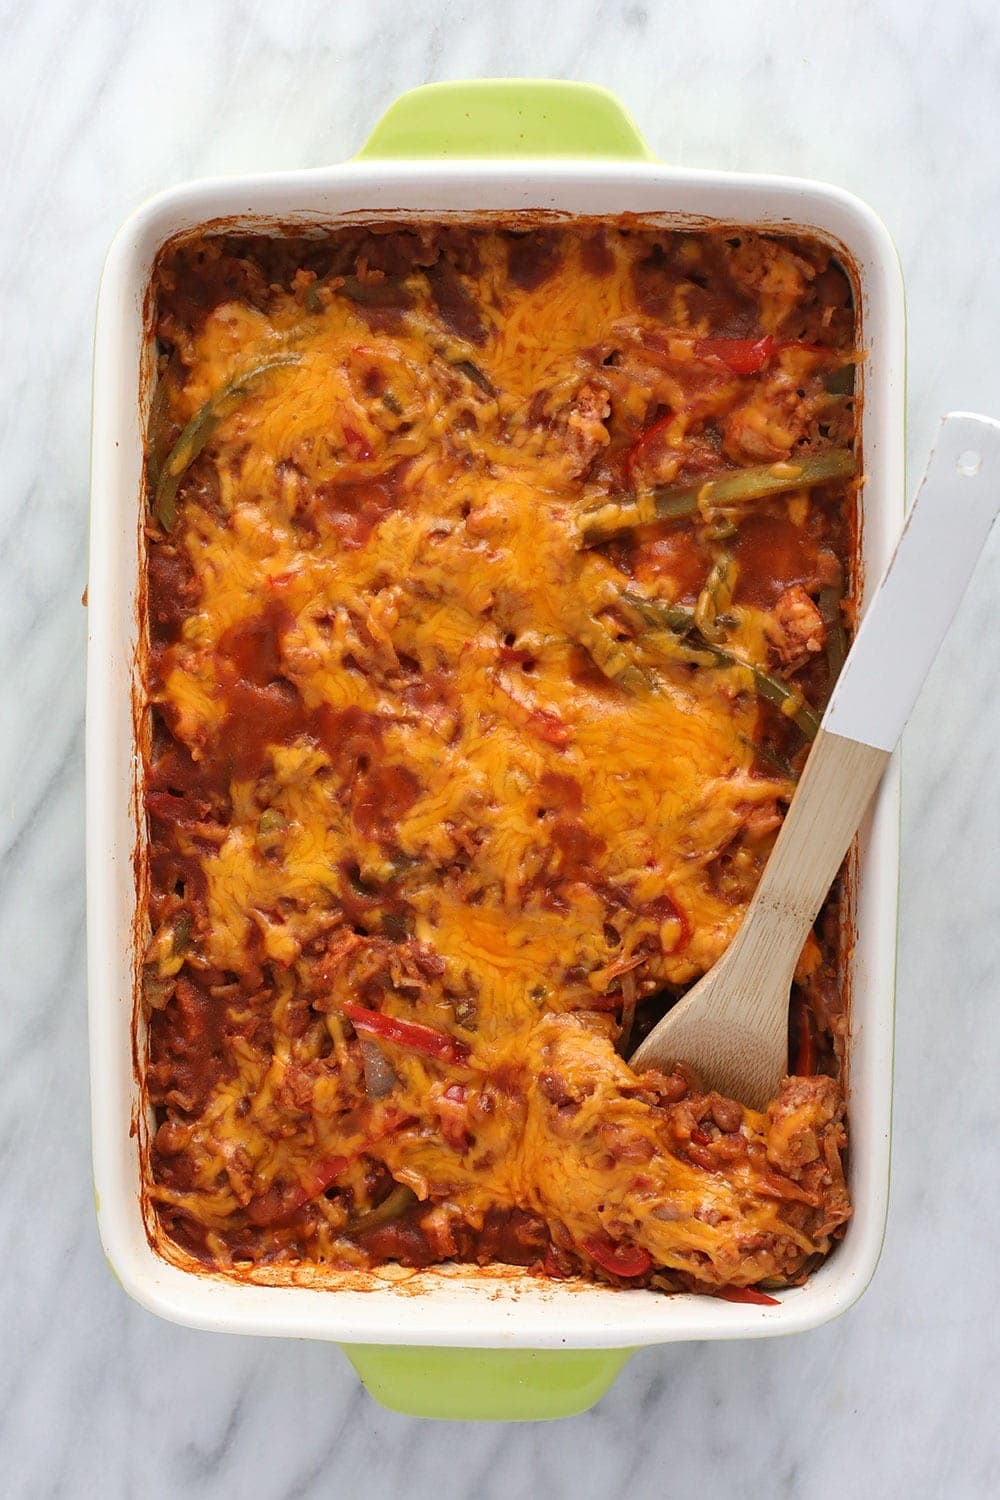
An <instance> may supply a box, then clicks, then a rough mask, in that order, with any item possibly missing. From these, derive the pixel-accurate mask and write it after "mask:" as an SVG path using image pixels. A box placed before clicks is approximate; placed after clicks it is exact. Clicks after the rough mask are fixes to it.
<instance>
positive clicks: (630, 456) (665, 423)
mask: <svg viewBox="0 0 1000 1500" xmlns="http://www.w3.org/2000/svg"><path fill="white" fill-rule="evenodd" d="M673 420H674V416H673V412H669V411H668V412H667V414H666V416H663V417H657V419H656V421H655V422H652V423H651V424H650V425H649V426H648V427H647V428H646V430H645V431H644V432H641V433H640V434H639V437H638V440H637V441H636V442H634V443H633V444H632V446H631V448H630V449H629V450H628V452H627V453H626V455H625V468H626V471H627V472H628V477H629V479H631V480H634V479H635V471H636V466H637V465H638V464H639V463H640V462H641V461H642V458H643V455H644V454H645V452H646V449H647V448H648V447H649V445H650V444H651V443H653V442H655V441H656V439H657V438H658V437H659V436H660V434H661V433H663V432H666V430H667V428H668V427H669V426H670V424H671V422H672V421H673Z"/></svg>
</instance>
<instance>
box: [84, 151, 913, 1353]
mask: <svg viewBox="0 0 1000 1500" xmlns="http://www.w3.org/2000/svg"><path fill="white" fill-rule="evenodd" d="M538 210H545V211H548V212H553V213H559V214H567V215H575V214H580V215H595V214H602V215H617V214H622V213H636V214H642V215H649V216H655V217H660V216H663V217H664V218H665V219H667V220H669V221H670V222H672V223H677V222H678V221H679V222H692V221H695V222H698V221H703V222H706V223H712V222H716V223H722V224H727V225H728V224H741V225H749V226H761V227H765V226H766V227H769V228H774V229H787V230H796V229H801V230H802V231H803V232H806V233H812V234H820V235H822V236H825V237H827V238H829V239H830V240H832V241H834V242H835V243H836V244H838V245H840V246H843V247H845V248H846V250H847V251H848V252H849V256H850V259H851V261H852V262H853V264H854V267H855V269H856V271H857V273H858V276H859V279H860V293H861V306H860V325H861V339H862V343H863V346H864V347H865V348H866V350H867V351H868V360H867V364H866V369H865V375H864V417H863V443H864V467H865V472H866V475H867V482H866V485H865V487H864V493H863V499H862V505H863V517H864V522H863V534H862V561H863V570H864V574H863V576H864V579H865V580H866V584H867V587H868V589H870V587H871V585H872V584H873V583H874V581H875V580H876V579H877V578H878V576H879V574H880V572H881V571H882V569H883V567H884V566H885V563H886V561H887V560H888V556H889V553H890V551H891V548H892V544H893V541H894V538H895V536H896V534H897V532H898V530H899V527H900V525H901V522H902V515H903V484H904V476H903V380H904V316H903V300H902V283H901V279H900V274H899V267H898V262H897V259H896V255H895V251H894V248H893V246H892V243H891V241H890V240H889V237H888V235H887V233H886V231H885V229H884V228H883V226H882V225H881V223H880V221H879V220H878V219H877V218H876V217H875V216H874V215H873V214H872V213H871V211H870V210H868V209H867V208H866V207H865V206H864V205H863V204H861V203H860V202H858V200H856V199H854V198H852V197H850V196H849V195H848V194H845V193H842V192H840V191H839V190H837V189H833V188H826V187H821V186H817V185H815V184H811V183H807V182H799V181H795V180H790V179H779V178H767V177H749V176H735V175H731V174H724V173H701V172H693V171H685V170H679V169H673V168H666V167H656V166H649V165H646V164H641V165H616V164H613V163H604V164H591V163H583V162H581V163H565V162H558V163H545V162H524V161H521V162H515V163H504V162H490V163H483V162H475V163H462V162H450V163H447V164H440V163H411V162H407V163H405V164H404V163H394V162H385V163H375V164H370V163H364V164H361V163H358V164H348V165H346V166H343V167H336V168H332V169H329V170H320V171H314V172H300V173H288V174H283V175H281V176H271V177H261V178H251V179H243V180H239V181H225V182H205V183H199V184H195V185H194V186H191V187H187V188H180V189H177V190H175V191H173V192H171V193H168V194H165V195H163V196H162V197H160V198H157V199H154V200H153V201H151V202H150V203H148V204H146V205H145V206H144V207H143V208H141V209H140V210H138V212H137V213H136V214H134V215H133V217H132V218H131V219H130V220H129V221H128V222H127V223H126V224H125V226H124V227H123V228H122V230H121V231H120V233H119V235H118V236H117V238H116V240H115V242H114V244H113V246H112V248H111V252H110V254H109V257H108V262H107V266H106V269H105V273H104V279H103V283H102V287H101V296H100V305H99V312H98V325H97V340H96V350H95V395H94V445H93V471H92V515H91V558H90V581H89V604H90V610H89V627H90V643H89V653H90V654H89V668H88V675H89V680H88V712H87V796H88V815H87V841H88V870H87V883H88V923H89V929H88V930H89V987H90V1034H91V1070H92V1112H93V1134H94V1171H95V1182H96V1188H97V1198H98V1214H99V1220H100V1230H101V1237H102V1241H103V1244H104V1248H105V1251H106V1254H107V1256H108V1258H109V1260H110V1262H111V1264H112V1266H113V1268H114V1270H115V1272H116V1274H117V1276H118V1277H119V1279H120V1280H121V1281H122V1283H123V1284H124V1286H125V1287H126V1289H127V1290H128V1291H129V1292H130V1293H131V1294H132V1295H133V1296H134V1297H136V1298H137V1300H138V1301H140V1302H141V1303H143V1304H144V1305H145V1306H147V1307H148V1308H150V1309H151V1310H153V1311H155V1312H158V1313H160V1314H161V1315H163V1316H165V1317H168V1318H172V1319H175V1320H176V1321H179V1322H183V1323H188V1324H192V1325H194V1326H197V1327H202V1328H213V1329H224V1330H227V1331H230V1332H246V1333H261V1334H281V1335H291V1336H295V1337H314V1338H326V1339H337V1340H339V1341H342V1342H345V1343H354V1342H357V1343H415V1344H438V1345H449V1344H450V1345H464V1346H476V1345H479V1346H484V1347H490V1346H495V1347H517V1346H523V1347H536V1348H538V1347H550V1348H558V1347H577V1348H601V1347H613V1346H627V1345H640V1344H651V1343H661V1342H665V1341H670V1340H676V1339H694V1338H733V1337H748V1336H762V1335H768V1334H777V1333H791V1332H795V1331H798V1330H801V1329H804V1328H808V1327H812V1326H815V1325H816V1324H819V1323H822V1322H824V1321H826V1320H827V1319H828V1318H830V1317H833V1316H835V1315H836V1314H837V1313H839V1312H842V1311H843V1310H845V1309H846V1308H847V1307H849V1306H850V1305H851V1303H852V1302H853V1301H854V1300H855V1299H856V1298H857V1297H858V1296H859V1295H860V1293H861V1292H862V1291H863V1290H864V1288H865V1286H866V1285H867V1283H868V1281H869V1279H870V1277H871V1275H872V1272H873V1271H874V1268H875V1264H876V1262H877V1259H878V1254H879V1250H880V1247H881V1241H882V1234H883V1228H884V1223H885V1212H886V1203H887V1195H888V1162H889V1125H890V1092H891V1067H892V1004H893V982H894V963H895V933H896V886H897V867H898V842H899V840H898V821H899V818H898V812H899V784H898V770H897V767H896V765H895V763H894V764H893V765H892V766H891V767H890V770H889V772H888V775H887V776H886V779H885V781H884V783H883V786H882V789H881V792H880V794H879V797H878V800H877V803H876V805H875V807H874V809H873V811H872V813H871V815H870V816H869V818H868V820H867V822H866V824H865V827H864V829H863V830H862V833H861V836H860V840H859V846H858V857H857V878H856V881H855V886H854V893H853V894H854V910H855V922H856V942H855V944H854V947H853V952H852V954H851V960H850V962H851V1006H852V1035H851V1049H850V1063H849V1073H850V1123H851V1152H850V1162H849V1170H850V1184H851V1193H852V1197H853V1201H854V1217H853V1219H852V1221H851V1223H850V1225H849V1228H848V1232H847V1235H846V1237H845V1239H844V1241H843V1243H842V1244H841V1245H839V1246H838V1248H837V1249H836V1251H835V1253H834V1254H833V1255H832V1256H831V1257H830V1259H829V1260H828V1261H827V1262H826V1263H825V1264H824V1265H823V1266H822V1267H821V1268H820V1270H819V1271H817V1272H816V1273H815V1275H814V1276H812V1277H811V1279H810V1280H809V1282H808V1283H807V1284H806V1285H805V1286H804V1287H799V1288H795V1289H793V1290H789V1291H787V1292H783V1293H781V1295H780V1303H781V1305H780V1307H776V1308H760V1307H754V1306H745V1305H733V1304H729V1303H725V1302H719V1301H716V1300H712V1299H709V1298H704V1297H696V1296H677V1297H664V1296H662V1295H660V1294H657V1293H653V1292H645V1291H631V1292H629V1291H614V1290H611V1289H609V1288H603V1287H599V1286H591V1285H586V1286H583V1285H579V1286H578V1285H560V1284H558V1283H551V1284H540V1283H539V1282H538V1281H537V1280H535V1279H534V1278H531V1277H527V1276H522V1275H510V1274H500V1275H498V1274H495V1273H490V1272H488V1271H487V1272H481V1271H477V1270H469V1269H462V1268H453V1267H449V1268H445V1269H444V1270H440V1271H430V1272H426V1273H422V1274H420V1275H413V1276H407V1277H405V1278H402V1279H401V1278H397V1277H393V1279H392V1280H382V1279H379V1278H376V1277H372V1278H369V1279H367V1280H366V1281H365V1282H364V1285H363V1286H362V1285H359V1282H358V1278H357V1277H356V1276H352V1277H351V1278H350V1281H349V1282H345V1284H344V1285H343V1286H340V1287H337V1288H336V1289H335V1290H331V1289H330V1288H329V1280H330V1273H324V1277H325V1280H326V1281H327V1285H326V1286H324V1287H323V1288H317V1287H315V1286H309V1285H308V1284H306V1285H284V1286H263V1285H259V1284H253V1283H249V1282H238V1281H234V1280H232V1279H230V1278H225V1277H219V1276H213V1275H210V1274H206V1273H203V1272H197V1273H195V1272H192V1271H189V1270H185V1269H182V1268H180V1267H179V1266H177V1265H174V1264H171V1263H170V1262H168V1261H167V1260H165V1259H164V1258H163V1257H162V1256H160V1255H159V1254H157V1253H156V1252H155V1251H154V1250H153V1249H152V1248H151V1246H150V1243H149V1240H148V1238H147V1233H146V1226H145V1224H144V1222H143V1215H142V1208H141V1193H140V1136H141V1134H142V1131H143V1129H144V1124H143V1122H141V1120H140V1099H139V1092H138V1086H137V1082H136V1078H135V1074H134V1069H133V1056H132V1013H133V990H134V978H135V975H134V944H133V931H134V922H135V915H136V912H135V904H136V902H135V885H134V875H133V855H134V851H135V849H136V848H137V844H138V841H139V839H140V838H141V833H140V823H139V820H138V819H137V815H136V807H137V802H136V786H137V763H136V756H135V751H134V746H133V719H132V694H133V689H134V686H135V684H134V680H133V673H134V670H135V660H136V641H137V602H136V590H137V584H138V574H139V524H140V517H139V510H138V505H139V496H140V492H141V469H142V452H143V431H144V422H145V412H144V411H143V410H141V404H142V403H141V401H140V397H139V392H140V389H141V388H142V381H141V375H142V373H143V369H144V361H145V362H146V366H145V367H146V368H148V359H149V349H148V346H147V344H146V329H145V322H144V298H145V294H146V290H147V286H148V281H149V275H150V268H151V264H152V260H153V258H154V256H155V254H156V252H157V251H158V249H159V248H160V246H161V245H162V244H163V242H164V241H165V240H167V239H168V238H170V237H171V236H172V235H174V234H176V233H178V232H180V231H182V230H185V229H190V228H195V227H196V226H198V225H200V224H203V223H204V222H206V221H209V220H216V219H225V220H227V221H231V222H227V224H226V228H232V229H233V230H237V231H238V230H240V229H249V228H252V229H254V230H255V231H261V230H267V229H268V228H270V227H272V226H275V225H280V226H283V227H287V226H290V225H293V224H294V225H296V226H302V227H306V226H308V225H310V224H312V225H323V226H330V225H335V224H337V223H339V222H343V221H344V220H345V218H351V219H354V220H357V219H365V218H371V219H376V220H385V219H387V218H396V217H400V218H402V217H408V218H412V217H422V216H427V217H431V218H437V219H440V218H442V217H444V216H448V215H458V216H461V217H464V218H468V217H470V216H474V215H476V214H479V213H483V212H487V211H501V212H505V213H507V214H516V213H517V212H519V211H538ZM876 690H877V685H876ZM140 1045H141V1040H140ZM137 1127H138V1128H137ZM390 1274H391V1273H390Z"/></svg>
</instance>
